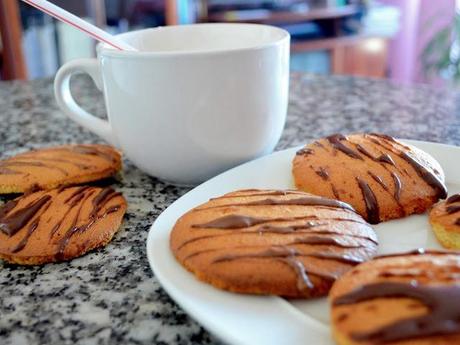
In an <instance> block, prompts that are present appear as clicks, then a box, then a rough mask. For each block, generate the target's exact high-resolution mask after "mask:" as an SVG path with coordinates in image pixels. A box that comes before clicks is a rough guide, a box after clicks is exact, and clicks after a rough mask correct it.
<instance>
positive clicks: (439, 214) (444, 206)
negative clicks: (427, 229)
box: [430, 194, 460, 249]
mask: <svg viewBox="0 0 460 345" xmlns="http://www.w3.org/2000/svg"><path fill="white" fill-rule="evenodd" d="M430 223H431V226H432V228H433V231H434V234H435V235H436V237H437V238H438V240H439V242H440V243H441V244H442V245H443V246H444V247H446V248H451V249H460V194H454V195H452V196H451V197H449V198H448V199H447V200H446V201H442V202H440V203H438V204H436V205H435V206H434V207H433V208H432V209H431V211H430Z"/></svg>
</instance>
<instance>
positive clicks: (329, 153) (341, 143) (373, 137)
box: [293, 133, 447, 224]
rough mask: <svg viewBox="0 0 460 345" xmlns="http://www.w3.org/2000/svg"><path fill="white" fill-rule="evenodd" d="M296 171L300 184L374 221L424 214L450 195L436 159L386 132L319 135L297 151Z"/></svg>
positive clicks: (300, 187) (307, 189)
mask: <svg viewBox="0 0 460 345" xmlns="http://www.w3.org/2000/svg"><path fill="white" fill-rule="evenodd" d="M293 175H294V179H295V184H296V186H297V188H299V189H301V190H303V191H305V192H309V193H312V194H316V195H321V196H324V197H328V198H334V199H337V200H341V201H344V202H347V203H349V204H350V205H352V206H353V207H354V208H355V209H356V211H357V212H358V213H359V214H361V215H362V216H363V217H364V218H365V219H366V220H367V221H368V222H370V223H372V224H376V223H379V222H382V221H385V220H389V219H394V218H401V217H404V216H407V215H410V214H413V213H423V212H425V211H426V209H427V208H429V207H430V206H431V205H433V204H434V203H435V202H437V201H438V200H439V199H444V198H445V197H446V196H447V190H446V186H445V185H444V172H443V170H442V168H441V166H440V165H439V163H438V162H437V161H436V160H435V159H434V158H432V157H431V156H429V155H428V154H427V153H425V152H423V151H421V150H420V149H417V148H415V147H413V146H409V145H406V144H402V143H401V142H399V141H398V140H395V139H394V138H392V137H390V136H387V135H383V134H375V133H367V134H352V135H348V136H344V135H341V134H335V135H331V136H329V137H326V138H323V139H319V140H317V141H315V142H313V143H312V144H309V145H307V146H306V147H305V148H303V149H301V150H300V151H298V152H297V154H296V156H295V158H294V161H293Z"/></svg>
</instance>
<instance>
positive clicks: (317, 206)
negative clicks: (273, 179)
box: [170, 189, 377, 297]
mask: <svg viewBox="0 0 460 345" xmlns="http://www.w3.org/2000/svg"><path fill="white" fill-rule="evenodd" d="M170 244H171V249H172V251H173V253H174V255H175V256H176V258H177V260H178V261H179V262H180V263H181V264H182V265H184V266H185V267H186V268H187V269H188V270H190V271H191V272H193V273H194V274H195V275H196V276H197V277H198V278H199V279H201V280H203V281H205V282H207V283H210V284H212V285H214V286H216V287H218V288H222V289H225V290H230V291H233V292H240V293H252V294H273V295H282V296H289V297H315V296H323V295H325V294H326V293H327V292H328V291H329V289H330V287H331V285H332V283H333V282H334V280H335V279H337V277H339V276H340V275H342V274H343V273H345V272H346V271H348V270H349V269H350V268H352V267H353V266H354V265H356V264H358V263H361V262H363V261H365V260H368V259H369V258H371V257H372V256H373V255H374V254H375V252H376V250H377V237H376V235H375V233H374V230H373V229H372V228H371V227H370V226H369V224H367V223H366V222H365V221H364V220H363V219H362V218H361V216H359V215H358V214H357V213H356V212H354V210H353V209H352V208H351V206H349V205H348V204H345V203H343V202H340V201H336V200H331V199H326V198H322V197H318V196H314V195H311V194H308V193H303V192H299V191H279V190H255V189H251V190H241V191H237V192H233V193H229V194H225V195H223V196H221V197H219V198H215V199H211V200H210V201H208V202H207V203H205V204H203V205H201V206H199V207H196V208H194V209H192V210H191V211H189V212H187V213H186V214H185V215H183V216H182V217H181V218H179V220H178V221H177V223H176V225H175V226H174V228H173V230H172V233H171V238H170Z"/></svg>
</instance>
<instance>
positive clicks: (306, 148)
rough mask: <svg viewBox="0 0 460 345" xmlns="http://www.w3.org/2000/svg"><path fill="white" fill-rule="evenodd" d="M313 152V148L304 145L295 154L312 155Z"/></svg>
mask: <svg viewBox="0 0 460 345" xmlns="http://www.w3.org/2000/svg"><path fill="white" fill-rule="evenodd" d="M312 153H313V150H312V149H309V148H308V147H304V148H302V149H300V150H299V151H297V152H296V153H295V154H296V155H297V156H308V155H310V154H312Z"/></svg>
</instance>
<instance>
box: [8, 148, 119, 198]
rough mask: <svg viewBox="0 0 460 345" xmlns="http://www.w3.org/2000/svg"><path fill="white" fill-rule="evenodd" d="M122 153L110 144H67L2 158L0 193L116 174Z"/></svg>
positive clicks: (54, 185)
mask: <svg viewBox="0 0 460 345" xmlns="http://www.w3.org/2000/svg"><path fill="white" fill-rule="evenodd" d="M120 169H121V155H120V153H119V152H118V151H117V150H116V149H114V148H113V147H111V146H107V145H64V146H57V147H50V148H45V149H40V150H34V151H29V152H25V153H21V154H18V155H16V156H14V157H11V158H7V159H4V160H1V161H0V194H7V193H23V192H26V191H28V190H41V189H45V190H47V189H53V188H56V187H61V186H69V185H74V184H80V183H85V182H90V181H96V180H100V179H103V178H107V177H110V176H113V175H114V174H115V173H117V172H118V171H119V170H120Z"/></svg>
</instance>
